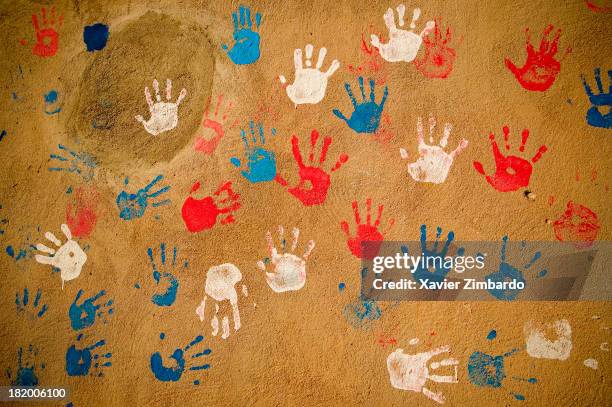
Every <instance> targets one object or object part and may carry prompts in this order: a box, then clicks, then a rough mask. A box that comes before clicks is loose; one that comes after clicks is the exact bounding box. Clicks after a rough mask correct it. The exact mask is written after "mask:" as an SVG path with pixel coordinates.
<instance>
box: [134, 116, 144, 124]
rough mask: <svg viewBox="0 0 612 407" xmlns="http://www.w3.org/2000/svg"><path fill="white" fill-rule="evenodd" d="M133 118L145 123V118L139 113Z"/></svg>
mask: <svg viewBox="0 0 612 407" xmlns="http://www.w3.org/2000/svg"><path fill="white" fill-rule="evenodd" d="M134 118H135V119H136V120H138V121H139V122H140V123H143V124H144V123H146V120H145V119H144V117H142V116H141V115H138V116H135V117H134Z"/></svg>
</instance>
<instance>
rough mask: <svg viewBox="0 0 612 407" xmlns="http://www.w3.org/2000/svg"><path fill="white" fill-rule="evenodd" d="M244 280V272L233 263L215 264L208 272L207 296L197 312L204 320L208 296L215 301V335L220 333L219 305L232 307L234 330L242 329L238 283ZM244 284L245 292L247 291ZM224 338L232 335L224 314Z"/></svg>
mask: <svg viewBox="0 0 612 407" xmlns="http://www.w3.org/2000/svg"><path fill="white" fill-rule="evenodd" d="M241 280H242V273H241V272H240V270H238V267H236V266H234V265H233V264H231V263H224V264H221V265H219V266H213V267H211V268H209V269H208V271H207V272H206V283H205V285H204V292H205V294H206V295H205V296H204V299H203V300H202V302H201V303H200V305H199V306H198V308H197V309H196V314H197V315H198V316H199V317H200V321H204V318H205V315H206V300H207V299H208V297H210V298H211V301H214V307H215V310H214V314H213V317H212V318H211V320H210V325H211V328H212V334H213V336H217V334H218V333H219V317H218V316H217V315H218V314H219V307H220V305H225V306H227V305H228V303H229V307H231V313H232V319H233V320H234V330H235V331H237V330H239V329H240V310H239V309H238V292H237V291H236V284H238V283H239V282H240V281H241ZM244 287H245V286H243V290H242V291H243V293H244V292H245V290H244ZM221 329H222V331H223V332H222V334H221V338H222V339H227V338H228V337H229V335H230V324H229V317H228V316H227V315H224V316H223V317H222V318H221Z"/></svg>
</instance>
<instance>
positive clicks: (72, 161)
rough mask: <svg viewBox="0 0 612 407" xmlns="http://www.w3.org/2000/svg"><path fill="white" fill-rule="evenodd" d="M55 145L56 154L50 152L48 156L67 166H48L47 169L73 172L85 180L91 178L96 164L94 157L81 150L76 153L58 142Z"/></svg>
mask: <svg viewBox="0 0 612 407" xmlns="http://www.w3.org/2000/svg"><path fill="white" fill-rule="evenodd" d="M57 147H58V148H59V152H58V154H50V155H49V157H51V159H52V160H56V161H59V162H60V163H65V164H64V165H67V166H64V167H60V166H58V167H49V171H66V172H68V173H73V172H74V173H77V174H78V175H80V176H81V177H82V178H83V180H85V181H86V182H88V181H91V180H92V179H93V177H94V171H95V169H96V166H97V165H98V162H97V160H96V158H95V157H93V156H92V155H90V154H89V153H86V152H83V151H81V152H78V153H77V152H76V151H73V150H71V149H69V148H68V147H66V146H64V145H62V144H58V145H57ZM54 163H55V161H54ZM57 165H61V164H57Z"/></svg>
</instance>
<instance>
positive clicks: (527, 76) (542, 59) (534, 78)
mask: <svg viewBox="0 0 612 407" xmlns="http://www.w3.org/2000/svg"><path fill="white" fill-rule="evenodd" d="M553 29H554V27H553V26H552V25H549V26H548V27H546V29H545V30H544V35H543V36H542V41H541V42H540V49H539V50H536V49H535V48H534V47H533V44H531V36H530V34H529V28H527V29H525V35H526V37H527V41H526V47H527V61H525V65H523V67H522V68H517V67H516V65H514V63H513V62H512V61H510V59H508V58H506V59H505V63H506V66H507V67H508V69H510V71H511V72H512V73H513V74H514V76H515V77H516V79H517V80H518V81H519V83H520V84H521V86H522V87H523V88H525V89H527V90H535V91H540V92H544V91H545V90H546V89H548V88H550V87H551V85H552V84H553V83H554V82H555V79H557V74H558V73H559V71H560V70H561V63H560V62H561V60H562V59H563V58H561V60H559V61H557V60H556V59H555V54H556V53H557V50H558V44H559V37H560V36H561V30H560V29H558V30H557V32H556V33H555V37H554V38H553V40H552V41H549V35H550V33H551V32H552V31H553ZM570 51H571V49H570V48H568V49H567V51H566V54H567V53H569V52H570Z"/></svg>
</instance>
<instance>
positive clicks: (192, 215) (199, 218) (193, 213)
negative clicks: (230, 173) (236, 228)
mask: <svg viewBox="0 0 612 407" xmlns="http://www.w3.org/2000/svg"><path fill="white" fill-rule="evenodd" d="M198 189H200V183H199V182H196V183H195V184H193V187H192V188H191V192H190V195H189V196H188V197H187V199H186V200H185V202H184V203H183V208H182V209H181V215H182V216H183V221H184V222H185V226H187V230H189V231H190V232H191V233H195V232H200V231H202V230H205V229H210V228H212V227H213V226H215V224H216V223H217V216H219V215H220V214H227V215H226V216H225V217H224V218H223V219H221V224H222V225H226V224H228V223H232V222H234V221H235V219H234V216H233V215H232V213H233V212H235V211H236V210H238V209H239V208H240V202H238V199H239V198H240V195H239V194H236V193H235V192H234V191H233V190H232V182H231V181H228V182H226V183H224V184H221V185H220V186H219V188H218V189H217V190H216V191H215V192H214V194H213V195H214V196H215V197H217V198H213V197H212V196H207V197H205V198H202V199H196V198H194V197H192V196H191V194H193V193H194V192H196V191H197V190H198ZM223 193H225V197H224V198H222V199H220V200H217V199H218V198H221V194H223ZM221 205H223V206H221Z"/></svg>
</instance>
